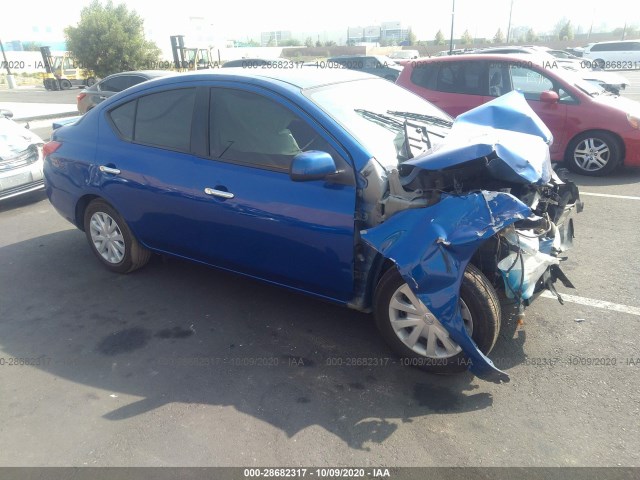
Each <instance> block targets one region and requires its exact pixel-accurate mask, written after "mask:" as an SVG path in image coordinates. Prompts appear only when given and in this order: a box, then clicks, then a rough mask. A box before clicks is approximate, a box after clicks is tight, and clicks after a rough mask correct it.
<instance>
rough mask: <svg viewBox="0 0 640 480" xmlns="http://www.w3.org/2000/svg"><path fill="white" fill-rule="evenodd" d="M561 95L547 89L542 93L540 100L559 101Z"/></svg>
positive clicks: (547, 101) (545, 101) (546, 101)
mask: <svg viewBox="0 0 640 480" xmlns="http://www.w3.org/2000/svg"><path fill="white" fill-rule="evenodd" d="M558 100H560V97H559V96H558V94H557V93H556V92H554V91H553V90H547V91H546V92H542V93H541V94H540V101H541V102H544V103H558Z"/></svg>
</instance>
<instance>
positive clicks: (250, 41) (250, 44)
mask: <svg viewBox="0 0 640 480" xmlns="http://www.w3.org/2000/svg"><path fill="white" fill-rule="evenodd" d="M259 46H260V43H258V42H256V41H255V40H254V39H253V38H252V39H251V40H249V41H248V42H247V47H259Z"/></svg>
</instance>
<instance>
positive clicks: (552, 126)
mask: <svg viewBox="0 0 640 480" xmlns="http://www.w3.org/2000/svg"><path fill="white" fill-rule="evenodd" d="M508 75H509V77H508V81H509V82H510V88H509V89H510V90H511V89H514V90H518V91H520V92H522V94H523V95H524V98H525V99H526V100H527V103H529V105H530V106H531V108H532V109H533V111H534V112H536V113H537V114H538V116H539V117H540V118H541V119H542V121H543V122H544V124H545V125H546V126H547V127H548V128H549V130H551V133H552V134H553V138H554V142H553V145H551V148H550V151H551V155H552V156H557V155H558V154H560V153H561V151H562V148H563V145H564V143H565V141H566V139H565V136H566V121H567V104H569V103H570V100H568V99H567V98H566V94H564V92H563V91H562V89H561V85H559V84H558V82H557V81H554V80H553V79H552V78H551V77H550V76H549V75H546V74H545V73H544V72H542V69H541V68H538V67H533V66H532V67H529V66H525V65H522V64H521V63H515V64H513V63H511V64H509V66H508ZM549 90H552V91H555V92H556V93H558V94H559V96H560V98H562V99H563V100H562V101H558V102H555V103H548V102H542V101H540V95H541V94H542V92H545V91H549ZM504 93H506V92H504ZM569 98H570V97H569Z"/></svg>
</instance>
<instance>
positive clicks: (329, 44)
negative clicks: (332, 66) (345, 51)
mask: <svg viewBox="0 0 640 480" xmlns="http://www.w3.org/2000/svg"><path fill="white" fill-rule="evenodd" d="M324 46H325V47H335V46H336V42H334V41H333V40H327V41H326V42H324Z"/></svg>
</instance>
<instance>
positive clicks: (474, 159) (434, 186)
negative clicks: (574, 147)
mask: <svg viewBox="0 0 640 480" xmlns="http://www.w3.org/2000/svg"><path fill="white" fill-rule="evenodd" d="M410 128H413V126H412V127H410ZM406 130H407V123H405V134H404V139H405V140H406V142H405V143H403V139H402V138H400V136H401V135H400V134H399V138H398V142H397V143H398V150H399V158H400V161H399V162H398V164H397V165H396V166H392V167H389V166H383V165H382V164H380V163H379V162H378V161H376V160H375V159H372V160H371V161H370V162H369V163H368V164H367V165H366V166H365V168H364V169H363V170H362V171H361V175H362V179H363V181H364V182H363V183H364V184H365V188H363V189H362V195H361V203H360V210H361V212H362V213H361V220H362V224H363V227H365V228H364V229H363V230H362V231H361V236H362V239H363V240H364V241H365V242H366V243H367V244H368V245H370V246H371V247H373V249H374V250H375V251H376V252H379V253H380V254H382V255H383V256H384V257H385V258H387V259H389V260H391V261H393V262H394V263H395V264H396V266H397V268H398V270H399V272H400V273H401V275H402V276H403V278H404V280H405V281H406V282H407V284H408V285H409V286H410V287H411V289H412V290H413V291H414V293H415V294H416V295H417V296H418V297H419V298H420V299H421V300H422V301H423V303H424V304H425V305H426V306H427V307H428V308H429V309H430V310H431V312H432V313H433V314H434V315H435V316H436V317H437V318H438V320H439V321H440V322H441V323H442V325H443V326H444V327H445V328H446V329H447V330H448V332H449V334H450V336H451V338H453V339H454V340H455V341H456V342H457V343H458V344H459V345H460V346H461V347H462V349H463V350H464V351H465V354H466V355H468V357H469V358H470V359H471V360H472V366H471V367H470V370H471V371H472V372H473V373H475V374H476V375H478V376H480V377H482V378H486V379H489V380H494V381H496V380H503V381H504V380H507V379H508V377H507V376H506V374H505V373H504V372H501V371H500V370H498V369H497V368H496V367H495V366H494V365H493V363H492V362H491V361H490V360H489V359H488V358H487V357H486V356H485V355H483V354H482V352H480V351H479V350H478V348H477V347H476V346H475V344H474V342H473V340H471V338H469V336H468V335H467V334H466V333H465V331H464V328H462V321H461V318H460V312H459V308H458V307H457V305H458V295H459V293H458V292H459V288H460V281H461V277H462V275H463V273H464V270H465V268H466V265H467V264H468V263H473V264H474V265H475V266H477V267H478V268H479V269H480V270H481V271H482V272H483V273H484V274H485V276H486V277H487V278H488V279H489V280H490V281H491V282H492V283H493V285H494V287H495V288H496V290H502V291H504V292H505V294H506V296H507V297H509V298H513V299H514V300H515V301H516V302H517V303H518V304H519V305H521V306H524V305H528V304H529V303H530V302H531V301H532V300H533V298H534V297H535V296H536V294H539V293H541V292H542V291H544V290H545V289H548V290H550V291H551V292H553V293H554V294H555V295H556V296H557V298H558V300H559V301H560V303H562V298H561V296H560V294H558V292H557V291H556V289H555V287H554V283H555V282H556V281H557V280H560V281H561V282H562V283H563V284H564V285H565V286H567V287H570V288H572V287H573V285H572V284H571V282H570V281H569V279H568V278H567V277H566V276H565V275H564V273H563V272H562V270H561V268H560V264H561V262H562V260H563V259H565V257H563V254H564V252H566V250H567V249H569V248H570V247H571V245H572V239H573V237H574V225H573V217H574V215H575V214H576V213H578V212H580V211H581V210H582V202H581V201H580V198H579V192H578V188H577V187H576V186H575V184H573V183H572V182H570V181H569V180H567V179H566V177H565V175H564V173H565V171H564V170H562V169H561V170H559V171H558V173H556V172H554V171H553V169H552V166H551V162H550V159H549V145H550V143H551V142H552V141H553V139H552V136H551V133H550V132H549V130H548V129H547V128H546V126H545V125H544V124H543V123H542V121H541V120H540V119H539V117H537V115H536V114H535V113H534V112H533V110H531V108H530V107H529V105H528V104H527V102H526V100H524V97H523V96H522V95H521V94H520V93H519V92H515V91H514V92H511V93H510V94H507V95H504V96H502V97H499V98H497V99H496V100H494V101H492V102H489V103H487V104H485V105H482V106H480V107H478V108H475V109H473V110H471V111H469V112H467V113H465V114H463V115H460V116H459V117H458V118H457V119H456V121H455V122H454V124H453V126H452V128H451V131H450V133H449V134H448V135H447V136H446V138H444V139H443V140H442V141H439V142H437V143H436V142H434V144H431V141H429V140H428V139H427V143H428V145H429V148H428V149H426V150H424V151H423V152H421V153H420V154H418V155H416V156H413V155H411V154H410V152H411V149H410V145H409V136H408V135H407V134H406ZM416 132H417V133H418V134H422V135H423V136H424V135H428V133H427V132H426V131H424V129H423V131H422V132H420V130H419V129H416ZM403 152H406V153H408V154H407V155H405V158H402V153H403ZM418 245H424V247H420V248H417V246H418Z"/></svg>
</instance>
